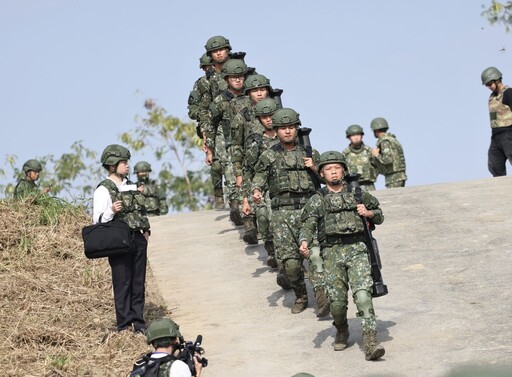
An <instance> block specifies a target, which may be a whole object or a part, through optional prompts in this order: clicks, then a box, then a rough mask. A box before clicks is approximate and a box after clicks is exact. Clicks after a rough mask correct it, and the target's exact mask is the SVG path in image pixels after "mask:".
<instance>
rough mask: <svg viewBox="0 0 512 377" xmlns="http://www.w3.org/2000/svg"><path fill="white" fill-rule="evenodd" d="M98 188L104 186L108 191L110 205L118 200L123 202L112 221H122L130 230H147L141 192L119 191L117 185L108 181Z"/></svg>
mask: <svg viewBox="0 0 512 377" xmlns="http://www.w3.org/2000/svg"><path fill="white" fill-rule="evenodd" d="M126 184H128V185H133V182H130V181H127V182H126ZM98 186H104V187H105V188H106V189H107V190H108V192H109V194H110V198H111V199H112V203H114V202H116V201H118V200H120V201H122V202H123V206H122V207H121V210H120V211H119V212H117V213H116V214H115V215H114V220H119V221H124V222H125V223H127V224H128V226H129V227H130V229H132V230H142V231H146V230H148V229H149V220H148V217H147V213H146V206H145V199H144V196H143V195H142V193H141V192H139V191H137V190H135V191H119V189H118V188H117V185H116V184H115V183H114V182H112V180H110V179H104V180H103V181H101V182H100V184H99V185H98Z"/></svg>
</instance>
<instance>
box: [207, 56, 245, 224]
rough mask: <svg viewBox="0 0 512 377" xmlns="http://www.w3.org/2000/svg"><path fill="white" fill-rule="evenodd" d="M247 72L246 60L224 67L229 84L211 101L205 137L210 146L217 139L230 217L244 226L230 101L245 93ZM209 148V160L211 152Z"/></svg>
mask: <svg viewBox="0 0 512 377" xmlns="http://www.w3.org/2000/svg"><path fill="white" fill-rule="evenodd" d="M246 73H247V65H246V64H245V63H244V61H243V60H240V59H230V60H228V61H227V62H226V64H224V66H223V67H222V74H223V77H224V80H225V81H226V83H227V89H226V90H223V91H222V92H221V93H220V94H219V95H218V96H217V97H215V99H214V100H213V102H212V103H211V104H210V109H209V117H208V120H207V121H206V122H205V127H204V131H205V137H206V140H207V144H208V145H211V142H210V141H211V140H214V150H215V154H216V155H217V156H219V159H220V160H221V163H222V165H223V168H224V172H225V177H226V182H225V183H226V188H227V189H228V190H229V191H228V199H229V202H230V203H229V205H230V219H231V221H233V223H234V224H235V225H242V224H243V222H242V218H241V216H240V212H239V210H238V207H239V205H240V202H239V198H238V195H237V193H236V190H235V184H234V174H233V166H232V164H231V158H230V156H229V147H230V140H231V138H230V117H231V111H230V106H231V102H232V101H233V100H234V99H235V98H237V97H239V96H243V87H244V82H245V74H246ZM211 149H212V148H210V147H208V152H207V153H208V156H207V162H209V160H208V159H209V157H210V156H211V155H212V154H211V153H210V150H211Z"/></svg>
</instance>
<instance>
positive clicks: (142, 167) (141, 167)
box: [133, 161, 151, 174]
mask: <svg viewBox="0 0 512 377" xmlns="http://www.w3.org/2000/svg"><path fill="white" fill-rule="evenodd" d="M150 171H151V165H150V164H149V162H146V161H139V162H137V163H136V164H135V166H134V167H133V172H134V173H135V174H137V173H142V172H150Z"/></svg>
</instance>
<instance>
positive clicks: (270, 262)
mask: <svg viewBox="0 0 512 377" xmlns="http://www.w3.org/2000/svg"><path fill="white" fill-rule="evenodd" d="M265 250H267V254H268V258H267V266H269V267H270V268H277V260H276V257H275V252H274V241H270V240H267V241H265Z"/></svg>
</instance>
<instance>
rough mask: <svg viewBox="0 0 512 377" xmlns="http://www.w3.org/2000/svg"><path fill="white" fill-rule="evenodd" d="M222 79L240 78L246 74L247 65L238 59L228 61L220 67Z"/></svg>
mask: <svg viewBox="0 0 512 377" xmlns="http://www.w3.org/2000/svg"><path fill="white" fill-rule="evenodd" d="M221 72H222V77H227V76H242V75H245V74H246V73H247V64H245V62H244V61H243V60H240V59H229V60H228V61H227V62H225V63H224V64H223V65H222V71H221Z"/></svg>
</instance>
